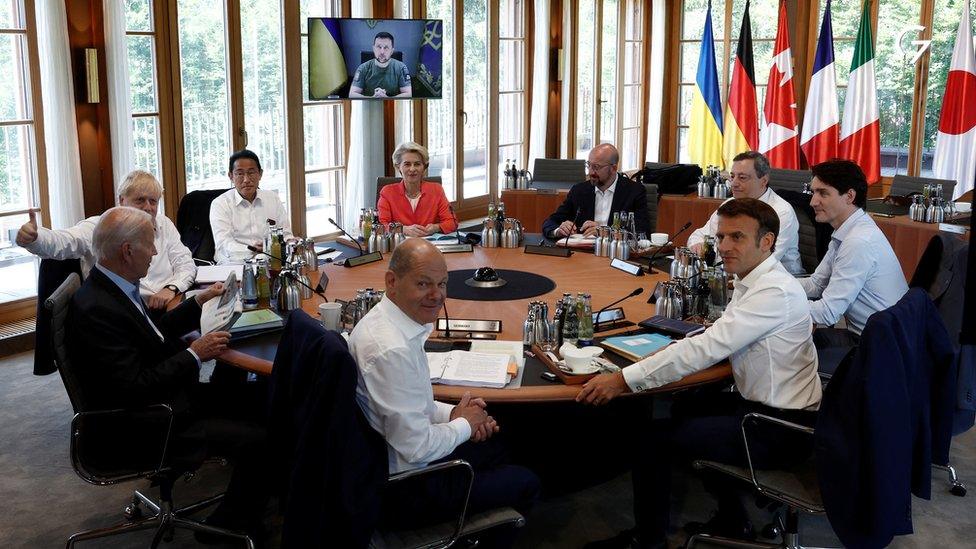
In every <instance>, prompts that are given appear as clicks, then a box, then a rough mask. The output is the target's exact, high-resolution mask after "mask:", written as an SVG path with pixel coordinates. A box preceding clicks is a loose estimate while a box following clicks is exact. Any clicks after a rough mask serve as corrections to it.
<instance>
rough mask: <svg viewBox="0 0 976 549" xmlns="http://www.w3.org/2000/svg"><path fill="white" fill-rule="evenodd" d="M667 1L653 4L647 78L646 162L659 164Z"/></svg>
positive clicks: (659, 0) (655, 0) (653, 2)
mask: <svg viewBox="0 0 976 549" xmlns="http://www.w3.org/2000/svg"><path fill="white" fill-rule="evenodd" d="M664 3H665V0H652V2H651V32H650V34H649V36H650V40H651V62H650V67H651V74H650V75H648V78H647V86H648V87H649V91H650V94H649V97H650V100H649V101H648V103H647V151H646V153H645V155H644V160H647V161H648V162H658V161H659V160H660V156H661V110H662V109H663V108H664V46H665V44H664V39H665V36H666V32H667V26H666V21H665V20H666V19H667V17H666V15H665V5H664Z"/></svg>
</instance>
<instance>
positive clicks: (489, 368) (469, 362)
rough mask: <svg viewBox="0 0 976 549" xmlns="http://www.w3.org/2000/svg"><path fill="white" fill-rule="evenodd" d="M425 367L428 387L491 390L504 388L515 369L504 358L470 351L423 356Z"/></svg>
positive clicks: (504, 356) (500, 355)
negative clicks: (425, 359)
mask: <svg viewBox="0 0 976 549" xmlns="http://www.w3.org/2000/svg"><path fill="white" fill-rule="evenodd" d="M427 363H428V365H429V367H430V381H431V382H432V383H441V384H443V385H463V386H466V387H492V388H495V389H501V388H502V387H504V386H505V385H506V384H508V382H509V381H510V380H511V379H512V376H513V375H514V374H515V372H516V368H517V367H516V366H515V364H514V363H512V361H511V357H510V356H509V355H508V354H490V353H474V352H471V351H450V352H447V353H427ZM510 366H511V367H510Z"/></svg>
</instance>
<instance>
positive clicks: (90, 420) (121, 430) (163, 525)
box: [44, 273, 254, 549]
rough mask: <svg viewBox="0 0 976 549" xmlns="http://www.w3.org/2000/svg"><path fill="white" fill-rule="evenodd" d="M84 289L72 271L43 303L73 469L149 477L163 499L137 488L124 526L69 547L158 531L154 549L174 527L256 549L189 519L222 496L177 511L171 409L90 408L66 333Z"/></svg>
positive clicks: (76, 537)
mask: <svg viewBox="0 0 976 549" xmlns="http://www.w3.org/2000/svg"><path fill="white" fill-rule="evenodd" d="M80 286H81V279H80V277H79V276H78V275H77V274H74V273H72V274H70V275H68V278H67V279H65V281H64V282H63V283H62V284H61V285H60V286H59V287H58V288H57V289H56V290H55V291H54V292H52V293H51V295H50V296H49V297H48V298H47V299H46V300H45V301H44V307H45V308H46V309H47V310H48V311H49V312H50V314H51V346H52V347H53V349H54V361H55V365H56V366H57V369H58V372H59V373H60V374H61V380H62V381H63V382H64V388H65V390H66V391H67V393H68V398H69V400H70V401H71V407H72V408H73V409H74V412H75V415H74V417H73V418H72V419H71V446H70V455H71V466H72V467H73V468H74V470H75V473H76V474H77V475H78V476H79V477H81V478H82V479H83V480H85V481H86V482H89V483H91V484H95V485H97V486H108V485H113V484H118V483H120V482H125V481H128V480H136V479H147V480H149V481H150V482H151V483H152V484H154V485H158V486H159V501H158V502H157V501H153V500H152V499H151V498H149V497H148V496H146V495H144V494H143V493H142V492H140V491H138V490H137V491H135V492H134V493H133V496H132V502H131V503H130V504H129V505H127V506H126V507H125V512H124V515H125V518H126V522H123V523H121V524H117V525H115V526H109V527H107V528H97V529H94V530H86V531H84V532H76V533H74V534H71V536H70V537H69V538H68V542H67V545H66V547H67V548H68V549H71V548H72V547H74V545H75V544H76V543H77V542H79V541H83V540H90V539H100V538H106V537H110V536H115V535H118V534H124V533H127V532H136V531H140V530H149V529H155V530H156V532H155V535H154V536H153V540H152V543H151V544H150V547H152V548H155V547H157V546H158V545H159V543H160V542H161V541H163V540H164V539H168V538H171V537H172V533H173V529H174V528H186V529H189V530H194V531H197V532H206V533H209V534H213V535H218V536H224V537H227V538H232V539H237V540H240V541H242V542H244V544H245V545H246V546H247V547H248V548H250V549H254V543H253V542H252V541H251V539H250V538H249V537H248V536H246V535H244V534H241V533H239V532H234V531H231V530H225V529H223V528H217V527H214V526H210V525H207V524H204V523H202V522H197V521H194V520H191V519H189V518H187V515H190V514H192V513H195V512H197V511H199V510H201V509H204V508H206V507H208V506H210V505H213V504H215V503H217V502H219V501H220V500H221V499H222V498H223V494H220V495H217V496H214V497H211V498H208V499H206V500H203V501H200V502H198V503H194V504H192V505H189V506H187V507H182V508H179V509H174V507H173V485H174V484H175V482H176V481H177V480H178V479H179V478H180V477H181V476H183V475H184V474H185V473H186V472H187V471H184V470H178V469H175V468H173V467H171V466H169V465H168V455H167V451H168V447H169V443H170V437H171V434H172V428H173V410H172V409H171V408H170V407H169V406H168V405H166V404H154V405H151V406H147V407H145V408H141V409H127V410H121V409H117V410H96V409H92V407H91V406H90V404H89V402H88V401H87V398H86V395H85V391H84V390H83V386H82V384H81V382H80V380H79V378H78V375H77V372H75V371H74V369H73V367H72V363H71V360H70V359H69V358H68V350H67V345H66V334H65V318H66V317H67V314H68V307H69V306H70V303H71V297H72V296H73V295H74V293H75V292H76V291H77V290H78V288H79V287H80ZM120 441H121V442H120ZM143 507H145V508H147V509H149V510H150V511H152V513H153V514H152V516H150V517H144V516H143V512H142V508H143Z"/></svg>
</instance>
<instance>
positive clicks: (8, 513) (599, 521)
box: [0, 353, 976, 548]
mask: <svg viewBox="0 0 976 549" xmlns="http://www.w3.org/2000/svg"><path fill="white" fill-rule="evenodd" d="M32 360H33V354H32V353H23V354H20V355H15V356H12V357H8V358H5V359H0V376H2V379H3V381H2V382H0V471H3V473H4V474H3V477H2V479H0V497H2V501H3V509H4V512H3V513H0V547H3V548H19V547H29V548H48V547H52V548H53V547H63V546H64V542H65V540H66V539H67V537H68V536H69V535H70V534H71V533H72V532H75V531H78V530H83V529H88V528H96V527H102V526H108V525H111V524H115V523H116V522H118V521H120V520H121V511H122V508H123V506H124V505H125V503H126V502H127V501H128V499H129V497H131V494H132V490H133V489H135V488H145V486H144V483H127V484H124V485H119V486H107V487H106V486H92V485H89V484H87V483H85V482H84V481H82V480H81V479H79V478H78V477H77V476H76V475H75V474H74V471H72V469H71V464H70V463H69V460H68V424H69V422H70V417H71V408H70V405H69V403H68V399H67V396H66V395H65V393H64V388H63V386H62V385H61V380H60V379H59V378H58V376H57V375H56V374H55V375H51V376H46V377H35V376H33V375H31V367H32ZM952 459H953V463H954V464H955V465H956V466H957V468H958V470H959V471H960V472H961V476H962V477H963V480H964V481H969V482H970V483H971V484H972V485H973V486H976V430H973V431H970V432H969V433H966V434H964V435H961V436H960V437H957V438H956V439H955V440H954V443H953V448H952ZM227 478H228V475H227V470H226V468H222V467H220V466H218V465H208V466H206V467H205V468H204V469H203V470H201V471H200V474H199V475H198V476H197V477H196V478H194V479H192V480H191V481H190V482H189V483H188V484H183V483H182V482H181V483H180V484H178V485H177V488H176V497H177V503H178V504H179V502H180V501H184V502H190V501H195V500H197V499H202V498H204V497H206V496H208V495H210V494H212V493H215V492H218V491H220V490H221V489H222V488H223V486H224V485H225V483H226V481H227ZM945 479H946V476H945V474H944V473H941V472H936V473H935V474H934V476H933V498H932V500H931V501H924V500H920V499H915V500H914V509H913V517H914V524H915V534H914V535H912V536H904V537H901V538H898V539H896V540H895V542H894V543H893V544H892V547H900V548H930V547H952V548H958V547H976V541H974V539H976V538H974V532H976V491H974V492H972V493H971V494H970V495H969V496H967V497H964V498H958V497H955V496H952V495H950V494H949V493H948V490H947V484H946V481H945ZM675 492H676V493H675V495H674V502H673V509H674V512H673V519H672V522H673V523H674V524H675V525H677V526H678V527H676V529H675V531H674V532H673V534H672V536H671V542H672V545H673V546H679V545H680V544H682V543H684V540H685V536H684V533H683V532H682V531H681V530H680V528H679V527H680V525H681V524H683V523H684V522H687V521H689V520H704V519H707V518H708V516H709V512H710V509H711V506H712V503H711V502H710V501H709V499H708V497H707V496H706V495H705V494H704V493H703V491H702V489H701V485H700V484H699V483H698V481H697V480H696V479H694V478H687V479H685V478H681V479H677V481H676V484H675ZM753 512H754V517H753V518H754V522H756V523H757V524H759V523H761V522H763V521H764V520H765V518H766V517H764V516H763V515H762V513H761V511H760V510H759V509H756V508H754V507H753ZM632 522H633V514H632V511H631V489H630V477H629V475H622V476H620V477H618V478H615V479H613V480H611V481H609V482H606V483H604V484H601V485H599V486H595V487H593V488H590V489H587V490H583V491H580V492H577V493H574V494H572V495H568V496H563V497H558V498H550V499H547V500H545V501H543V502H541V503H540V505H539V506H538V507H537V508H536V509H535V510H534V511H533V513H532V514H531V515H530V516H529V517H528V524H527V525H526V527H525V529H524V530H523V532H522V534H521V537H520V539H519V544H518V545H519V547H525V548H528V547H532V548H536V547H539V548H563V547H567V548H572V547H580V546H582V545H583V544H584V543H585V542H587V541H591V540H595V539H601V538H605V537H608V536H610V535H613V534H614V533H616V532H617V531H619V530H622V529H624V528H627V527H629V526H631V525H632ZM271 523H272V526H271V532H272V537H273V535H274V534H275V533H278V532H280V528H278V525H277V524H276V521H274V520H273V519H272V520H271ZM801 531H802V532H801V539H802V540H803V541H804V543H805V544H807V545H820V546H824V545H826V546H838V545H839V542H838V541H837V539H836V538H835V537H834V536H833V533H832V532H831V530H830V526H829V524H828V523H827V521H826V520H825V519H823V518H818V517H803V518H802V519H801ZM149 538H150V535H149V534H148V533H137V534H128V535H124V536H121V537H117V538H114V539H112V540H110V541H103V540H100V541H95V542H89V543H88V544H85V543H80V544H79V547H110V548H128V547H146V546H147V545H148V541H149ZM270 545H271V546H272V547H276V546H277V543H275V542H274V541H273V540H272V542H271V543H270ZM193 546H195V544H194V541H193V538H192V537H191V536H190V535H188V534H185V533H180V534H177V536H176V538H175V539H174V541H173V543H169V544H164V547H193ZM228 547H229V546H228Z"/></svg>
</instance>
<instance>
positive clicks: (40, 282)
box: [34, 259, 81, 376]
mask: <svg viewBox="0 0 976 549" xmlns="http://www.w3.org/2000/svg"><path fill="white" fill-rule="evenodd" d="M72 273H74V274H76V275H78V276H81V261H80V260H78V259H42V260H41V265H40V267H38V270H37V313H36V316H37V319H36V321H35V324H34V375H36V376H46V375H48V374H51V373H54V371H55V370H57V369H58V367H57V366H56V365H55V363H54V352H53V349H54V347H53V345H52V344H51V312H50V311H49V310H48V309H47V307H46V306H45V301H46V300H47V298H48V297H49V296H50V295H51V293H52V292H54V291H55V290H56V289H58V287H59V286H61V284H62V283H63V282H64V281H65V279H66V278H68V275H70V274H72Z"/></svg>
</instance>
